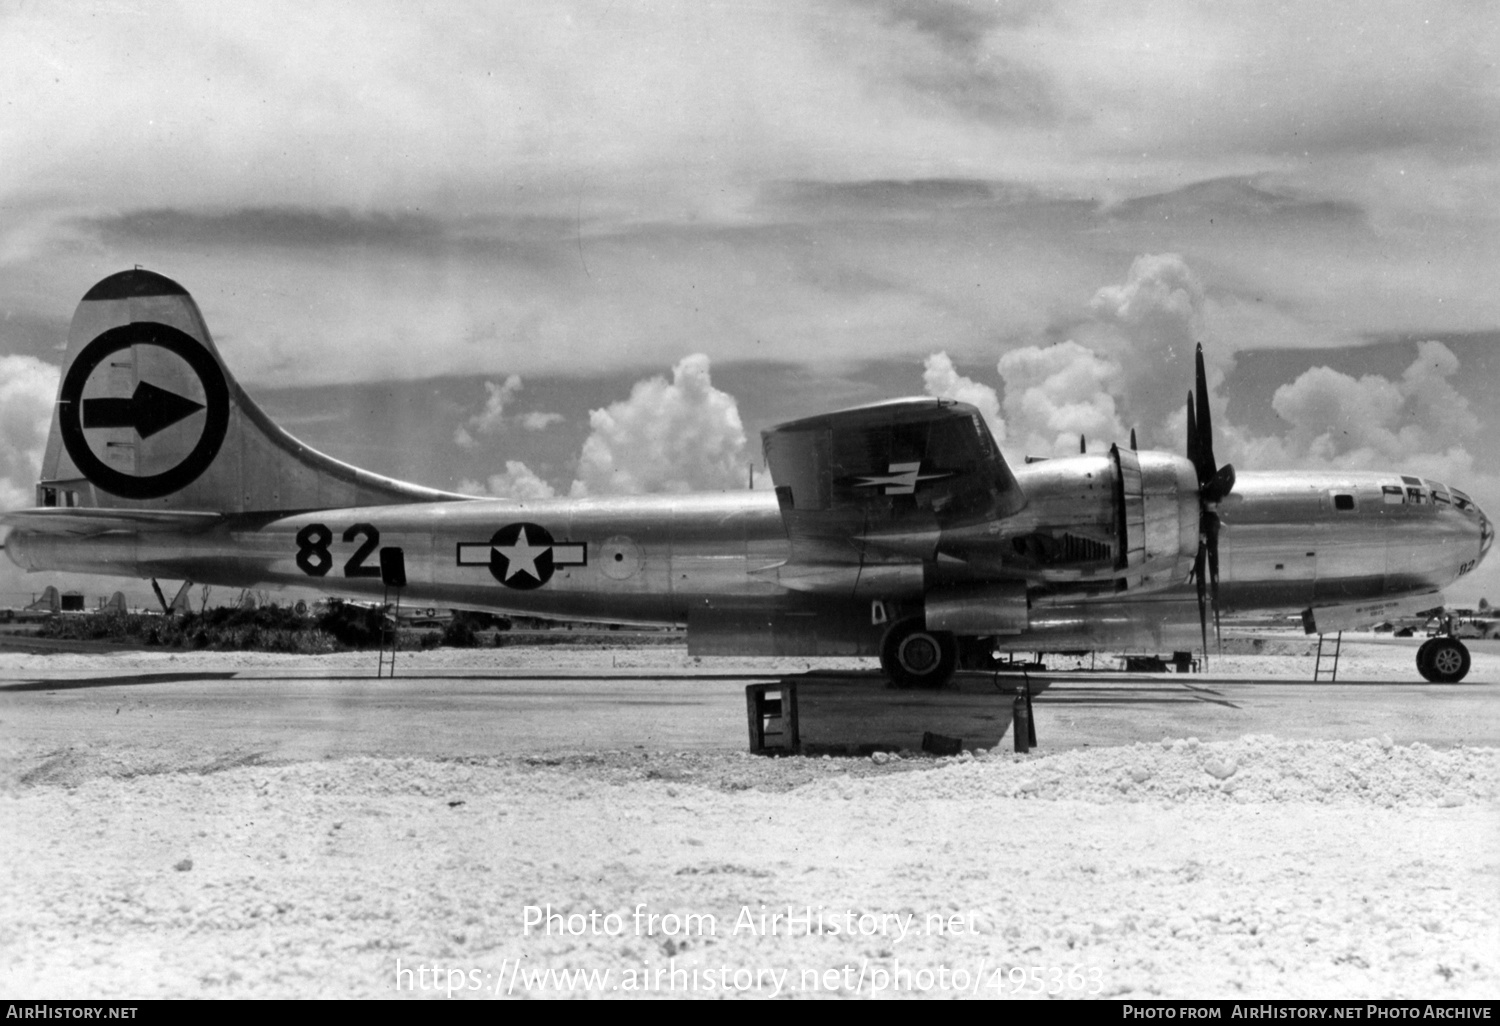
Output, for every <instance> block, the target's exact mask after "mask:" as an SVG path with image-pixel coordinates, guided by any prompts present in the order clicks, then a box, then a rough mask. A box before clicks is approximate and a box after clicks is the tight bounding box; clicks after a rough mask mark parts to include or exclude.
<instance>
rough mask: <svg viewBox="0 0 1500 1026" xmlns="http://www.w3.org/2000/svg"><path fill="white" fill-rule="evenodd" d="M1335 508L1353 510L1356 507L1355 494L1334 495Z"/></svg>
mask: <svg viewBox="0 0 1500 1026" xmlns="http://www.w3.org/2000/svg"><path fill="white" fill-rule="evenodd" d="M1333 508H1334V509H1339V510H1345V511H1347V510H1351V509H1353V508H1354V496H1352V495H1335V496H1334V497H1333Z"/></svg>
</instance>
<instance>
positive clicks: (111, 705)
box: [0, 642, 1500, 762]
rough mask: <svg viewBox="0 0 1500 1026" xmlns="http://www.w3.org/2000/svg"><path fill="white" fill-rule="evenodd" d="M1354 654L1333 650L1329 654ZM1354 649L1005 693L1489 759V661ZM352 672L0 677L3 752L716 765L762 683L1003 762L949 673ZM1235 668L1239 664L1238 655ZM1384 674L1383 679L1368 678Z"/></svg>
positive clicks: (1151, 727) (1088, 743)
mask: <svg viewBox="0 0 1500 1026" xmlns="http://www.w3.org/2000/svg"><path fill="white" fill-rule="evenodd" d="M1354 647H1355V646H1352V645H1348V644H1346V653H1347V652H1349V650H1351V649H1353V648H1354ZM1363 647H1364V649H1365V650H1366V651H1367V654H1368V653H1373V657H1372V658H1373V660H1374V661H1373V662H1372V661H1371V658H1366V659H1365V661H1364V662H1363V663H1360V664H1358V665H1360V666H1361V667H1362V668H1363V669H1364V670H1365V672H1363V673H1361V674H1359V675H1357V676H1354V677H1352V678H1348V677H1346V678H1345V679H1341V680H1338V681H1337V682H1330V681H1327V680H1323V681H1319V682H1316V683H1315V682H1313V681H1311V680H1309V679H1291V678H1289V677H1286V676H1280V677H1267V676H1257V675H1255V674H1254V673H1244V672H1233V673H1220V674H1215V673H1212V672H1202V673H1192V674H1176V673H1159V674H1140V673H1130V674H1126V673H1119V672H1097V671H1096V672H1089V671H1087V670H1080V671H1075V672H1058V673H1031V674H1028V675H1026V677H1025V678H1024V680H1025V682H1026V684H1027V685H1028V686H1029V687H1030V688H1031V691H1032V696H1033V704H1032V709H1033V719H1034V729H1035V732H1036V735H1037V741H1038V748H1039V749H1040V750H1041V751H1065V750H1069V749H1077V748H1089V747H1099V746H1110V745H1124V744H1130V743H1133V742H1140V741H1158V740H1161V739H1163V738H1173V737H1197V738H1199V739H1200V740H1203V741H1208V740H1223V739H1230V738H1236V737H1240V736H1242V735H1246V734H1271V735H1275V736H1278V737H1282V738H1308V739H1311V738H1318V739H1362V738H1367V737H1381V736H1385V737H1389V738H1391V739H1392V740H1393V741H1395V742H1396V743H1398V744H1411V743H1413V742H1422V743H1424V744H1427V745H1431V746H1434V747H1452V746H1465V745H1467V746H1474V745H1482V746H1500V702H1497V700H1496V699H1497V696H1500V643H1497V642H1477V643H1470V648H1471V650H1472V651H1473V652H1474V670H1473V671H1472V672H1471V673H1470V675H1469V677H1468V679H1466V680H1465V681H1464V682H1462V683H1459V684H1451V685H1438V684H1429V683H1426V682H1423V681H1421V680H1420V679H1416V674H1415V672H1414V670H1413V669H1412V668H1411V667H1410V655H1409V653H1408V652H1407V651H1406V649H1407V648H1410V647H1413V646H1389V645H1385V646H1379V645H1376V644H1373V643H1372V644H1368V645H1365V646H1363ZM371 655H372V660H371V661H372V665H371V666H370V667H368V668H361V669H359V670H355V669H350V668H348V666H347V663H346V665H345V666H332V667H330V666H327V665H321V664H319V663H318V662H317V661H316V660H307V661H306V663H305V664H299V663H298V662H296V661H292V662H288V661H286V660H285V659H284V658H283V659H282V660H281V661H280V662H274V663H273V662H272V661H270V660H267V664H266V665H257V659H256V657H255V656H253V655H250V654H245V653H226V654H223V655H222V656H220V654H218V653H210V652H204V653H192V654H190V655H188V656H184V657H183V660H182V663H181V667H182V668H181V669H176V668H173V669H171V670H168V671H157V672H140V666H139V664H137V665H135V666H131V665H128V660H121V659H120V657H118V656H111V655H106V654H101V655H98V656H92V657H89V662H90V664H93V665H96V666H97V670H95V671H92V672H91V671H87V670H85V671H80V670H76V669H75V670H72V671H67V672H43V673H17V672H14V671H10V672H8V673H7V674H6V679H0V725H3V731H0V736H3V737H4V738H5V747H6V748H9V749H11V751H12V752H14V751H16V750H17V746H20V747H24V748H27V749H32V750H35V749H38V748H40V749H47V748H52V747H62V746H69V745H80V744H119V743H120V742H121V741H122V740H124V739H125V737H128V738H129V740H130V741H131V743H134V744H139V745H142V746H147V747H155V746H157V745H166V744H170V743H175V742H176V741H178V740H180V739H184V738H188V739H192V740H193V741H194V742H195V743H196V745H198V746H201V747H204V748H208V749H215V750H234V751H239V752H244V751H253V752H255V753H259V757H261V758H264V759H267V760H270V761H277V762H280V761H301V760H305V759H309V758H324V757H326V758H346V757H349V756H354V755H372V756H380V757H400V756H409V757H415V758H437V759H443V758H461V757H465V756H497V755H498V756H529V755H549V754H556V753H561V752H568V753H576V752H588V751H603V750H632V749H647V750H672V751H697V752H732V751H745V750H746V749H747V748H748V747H749V743H750V735H749V727H748V722H749V721H748V720H747V705H746V688H747V686H748V685H752V684H777V683H781V684H790V685H794V686H795V688H796V691H797V701H798V711H799V721H800V724H799V725H800V733H801V741H802V744H803V750H804V751H805V752H809V753H811V754H821V753H832V754H867V753H869V752H870V751H873V750H877V749H909V750H916V749H919V748H920V747H921V745H922V738H923V735H924V734H926V733H929V732H931V733H934V734H939V735H943V736H946V737H950V738H957V739H960V741H961V742H962V746H963V747H964V748H969V749H972V748H994V747H997V746H1005V747H1007V748H1009V747H1012V746H1013V734H1012V731H1011V727H1012V722H1011V718H1012V713H1013V710H1014V708H1015V700H1016V693H1017V688H1018V687H1019V686H1020V685H1021V683H1022V680H1023V678H1022V676H1021V675H1019V674H1009V673H1007V674H992V673H961V674H959V675H958V676H957V677H956V678H955V680H954V682H953V683H952V684H951V685H949V686H948V687H946V688H943V689H941V690H938V691H932V692H923V691H904V690H897V689H894V688H892V687H890V686H889V685H888V684H887V683H886V681H885V680H884V678H883V677H881V676H880V674H879V673H878V672H873V671H849V670H838V671H817V670H813V671H810V672H803V673H795V674H784V673H775V672H770V673H766V672H756V668H755V667H754V666H745V665H744V663H743V662H741V663H737V664H733V665H731V666H727V667H725V668H723V669H713V668H697V667H693V666H691V665H686V666H682V667H666V668H662V667H648V668H634V669H630V668H626V669H621V668H617V667H615V666H612V665H611V664H612V663H615V662H619V661H621V660H618V659H616V658H615V657H614V655H612V653H611V651H610V650H607V649H605V650H600V651H598V652H596V653H590V654H589V660H590V661H591V662H592V663H594V665H586V666H561V667H559V666H556V665H552V666H547V667H545V668H537V669H532V668H528V667H526V666H524V665H522V666H517V667H512V668H503V669H497V668H494V667H483V668H472V669H471V668H467V667H465V666H463V665H462V662H463V661H462V660H461V659H460V660H458V664H457V665H449V666H445V667H441V668H436V667H430V666H423V665H422V664H421V662H420V661H419V660H418V659H415V658H413V659H410V660H407V661H406V662H405V663H404V664H403V665H402V666H400V667H398V674H400V675H398V676H397V677H395V678H380V679H377V678H375V677H374V673H373V670H374V666H373V653H372V654H371ZM231 656H232V659H231V658H229V657H231ZM70 658H75V657H70ZM477 658H478V657H477V656H476V659H477ZM539 658H540V657H539ZM96 661H97V662H96ZM682 662H684V663H690V660H686V659H683V660H682ZM1235 662H1236V665H1237V666H1246V665H1250V666H1253V665H1254V662H1253V660H1251V659H1250V658H1249V657H1241V658H1240V659H1239V660H1237V661H1235ZM1306 662H1307V667H1306V669H1307V670H1309V671H1310V670H1311V660H1306ZM1387 662H1388V663H1389V666H1390V668H1389V672H1384V671H1383V670H1382V671H1380V672H1377V673H1371V672H1369V668H1370V667H1371V666H1372V665H1373V666H1376V667H1377V669H1378V668H1379V667H1382V666H1384V665H1385V663H1387ZM122 735H124V736H125V737H122Z"/></svg>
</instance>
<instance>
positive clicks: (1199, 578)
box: [1193, 523, 1208, 669]
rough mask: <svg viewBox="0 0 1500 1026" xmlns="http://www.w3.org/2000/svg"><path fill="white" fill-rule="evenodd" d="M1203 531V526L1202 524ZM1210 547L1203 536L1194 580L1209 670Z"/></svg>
mask: <svg viewBox="0 0 1500 1026" xmlns="http://www.w3.org/2000/svg"><path fill="white" fill-rule="evenodd" d="M1199 529H1200V531H1201V529H1202V525H1201V523H1200V525H1199ZM1207 550H1208V545H1207V544H1206V543H1205V539H1204V538H1203V537H1202V535H1201V534H1200V535H1199V538H1198V554H1197V555H1196V556H1194V557H1193V580H1194V582H1195V583H1196V584H1197V587H1198V628H1199V630H1201V631H1202V632H1203V665H1204V669H1207V668H1208V606H1207V604H1206V601H1205V600H1206V599H1207V594H1206V592H1207V591H1208V584H1207V582H1206V581H1205V580H1204V573H1203V564H1204V560H1205V558H1206V554H1207Z"/></svg>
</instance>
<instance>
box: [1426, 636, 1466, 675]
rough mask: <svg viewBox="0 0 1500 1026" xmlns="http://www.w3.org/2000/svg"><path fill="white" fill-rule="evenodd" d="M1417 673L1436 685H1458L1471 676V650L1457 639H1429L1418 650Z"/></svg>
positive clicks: (1444, 637)
mask: <svg viewBox="0 0 1500 1026" xmlns="http://www.w3.org/2000/svg"><path fill="white" fill-rule="evenodd" d="M1417 672H1418V673H1420V674H1421V675H1422V676H1423V677H1424V678H1426V679H1427V680H1430V681H1432V682H1433V683H1434V684H1457V683H1458V682H1459V681H1461V680H1463V679H1464V678H1465V677H1466V676H1468V674H1469V650H1468V649H1467V648H1465V647H1464V643H1463V642H1461V641H1459V640H1458V639H1457V638H1450V637H1447V636H1442V637H1436V638H1429V639H1428V640H1426V641H1424V642H1423V643H1422V647H1421V648H1419V649H1417Z"/></svg>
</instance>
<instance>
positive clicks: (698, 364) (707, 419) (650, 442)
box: [572, 353, 749, 496]
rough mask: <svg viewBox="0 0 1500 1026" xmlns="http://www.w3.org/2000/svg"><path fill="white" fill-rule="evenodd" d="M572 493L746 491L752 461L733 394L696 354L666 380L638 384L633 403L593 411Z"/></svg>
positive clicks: (635, 387) (633, 394) (678, 365)
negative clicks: (720, 386) (715, 382)
mask: <svg viewBox="0 0 1500 1026" xmlns="http://www.w3.org/2000/svg"><path fill="white" fill-rule="evenodd" d="M589 424H590V426H591V427H592V428H593V431H592V433H591V434H590V435H589V437H588V439H587V440H586V441H585V442H584V443H583V451H582V453H581V454H580V456H579V459H578V478H577V480H575V481H574V482H573V487H572V494H573V495H575V496H585V495H611V494H613V495H635V494H640V493H644V492H692V491H713V490H718V489H729V488H737V487H742V486H743V482H744V481H745V478H746V470H745V468H746V465H747V463H748V462H749V460H748V458H747V455H746V451H745V429H744V426H743V425H742V424H741V422H740V412H739V407H738V404H737V403H736V402H735V399H734V396H732V395H729V394H728V393H727V392H722V391H720V390H719V389H717V388H715V387H714V386H713V382H712V381H711V380H710V378H709V359H708V357H707V356H704V355H702V354H701V353H700V354H695V355H693V356H687V357H684V358H683V359H682V360H680V361H679V362H678V363H677V365H676V366H675V367H673V368H672V380H671V381H667V380H666V378H663V377H655V378H650V379H649V380H646V381H638V382H636V384H635V386H634V387H633V388H632V389H631V390H630V398H629V399H626V400H624V401H622V402H617V403H613V404H611V405H610V406H608V407H606V408H605V409H600V410H594V411H592V412H591V413H590V414H589Z"/></svg>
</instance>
